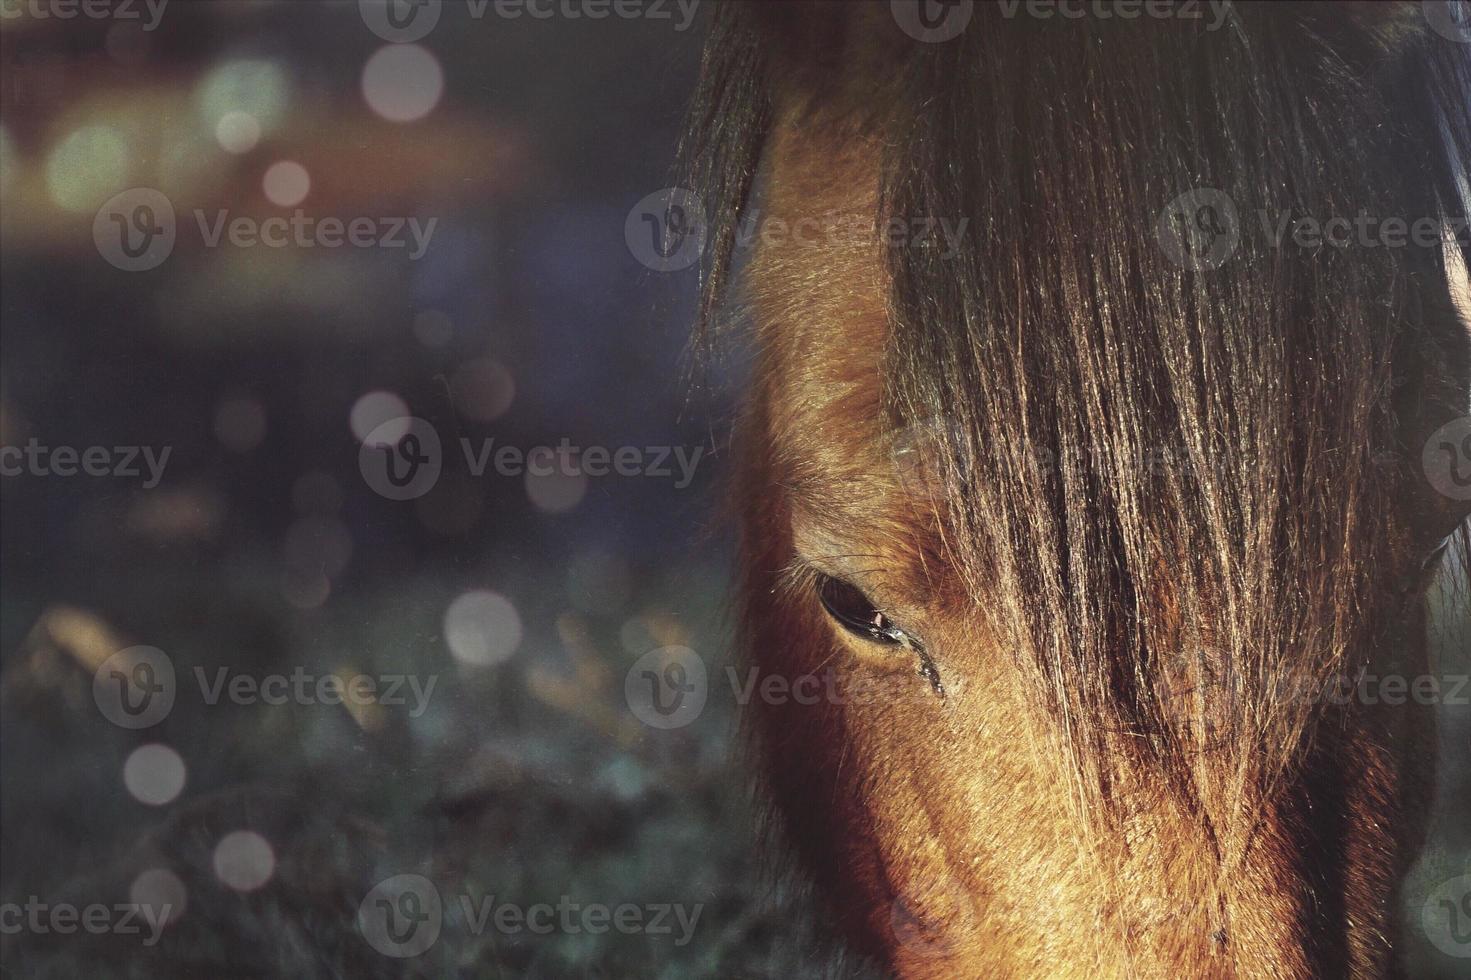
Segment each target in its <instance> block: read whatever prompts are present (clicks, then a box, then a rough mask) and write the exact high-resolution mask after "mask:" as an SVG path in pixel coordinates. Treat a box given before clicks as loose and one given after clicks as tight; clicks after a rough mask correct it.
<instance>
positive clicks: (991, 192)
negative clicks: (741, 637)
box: [687, 3, 1471, 978]
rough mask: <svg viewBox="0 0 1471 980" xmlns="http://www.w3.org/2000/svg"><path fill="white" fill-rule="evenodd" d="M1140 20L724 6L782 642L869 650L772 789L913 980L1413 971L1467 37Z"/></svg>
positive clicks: (1468, 88) (728, 276) (1453, 371)
mask: <svg viewBox="0 0 1471 980" xmlns="http://www.w3.org/2000/svg"><path fill="white" fill-rule="evenodd" d="M1115 6H1117V7H1118V9H1117V10H1113V8H1112V7H1107V5H1104V9H1102V10H1100V5H1097V4H1094V5H1089V6H1086V7H1085V6H1083V5H1073V7H1072V8H1069V10H1068V15H1067V16H1062V15H1061V13H1060V10H1059V9H1054V7H1053V6H1052V5H1046V4H1026V3H1020V4H1008V3H1003V4H1000V5H996V6H992V5H990V4H979V3H978V4H975V5H974V6H972V5H970V4H967V3H960V4H951V5H949V6H948V7H946V6H944V5H939V4H920V5H918V6H916V5H915V4H913V3H910V4H908V5H907V6H906V4H903V3H897V4H893V5H891V4H888V3H883V4H827V5H824V4H806V3H802V4H790V3H788V4H738V3H737V4H726V5H725V6H724V7H723V8H722V9H721V10H720V11H719V12H718V13H717V14H716V17H715V21H714V23H713V24H712V33H711V36H710V38H709V41H708V46H707V49H706V55H705V63H704V69H703V75H702V82H701V86H700V89H699V92H698V93H697V96H696V99H695V104H694V110H693V129H692V132H691V136H690V140H689V143H688V144H687V150H688V155H687V159H688V160H689V161H690V173H691V177H690V180H691V183H692V184H693V187H694V190H695V191H696V192H697V193H699V194H700V195H702V196H703V199H704V201H705V203H706V206H707V208H708V215H707V217H708V227H709V231H710V234H711V238H710V241H711V243H712V247H711V248H710V250H709V263H708V266H707V268H706V270H705V271H706V281H705V282H706V292H705V305H704V308H703V309H704V319H705V321H706V323H707V325H709V324H711V323H713V322H715V321H725V320H741V319H746V320H748V321H749V323H750V324H751V335H752V336H753V337H754V343H755V348H756V370H755V376H754V380H753V383H752V386H751V393H750V398H749V403H748V410H747V412H746V413H745V417H744V423H743V425H742V428H741V445H742V446H743V455H742V457H741V458H742V461H743V462H742V473H743V478H742V480H741V485H740V495H739V499H740V501H741V507H742V512H743V526H744V530H743V542H744V548H743V566H744V586H743V607H742V617H743V623H744V626H745V630H744V631H745V634H746V635H745V640H746V642H745V646H746V647H747V648H748V651H749V656H750V657H751V658H752V662H753V664H754V665H755V666H756V667H757V668H758V669H759V670H761V671H763V672H765V673H767V674H776V675H781V676H783V677H785V678H787V679H788V680H793V681H794V680H795V679H800V678H812V677H821V678H823V679H824V682H823V683H822V684H813V685H811V686H810V687H808V688H805V690H808V691H811V692H818V693H817V696H815V697H805V698H801V697H795V696H793V697H766V698H758V699H757V700H756V703H755V705H754V706H753V709H752V710H751V712H750V721H751V722H752V723H753V727H754V730H755V733H756V735H757V736H758V738H759V744H760V746H761V750H762V758H763V760H764V766H763V769H764V773H765V776H764V783H765V788H766V790H767V791H768V792H769V795H770V798H771V799H772V801H773V802H774V804H775V807H774V810H775V811H776V812H778V813H779V814H780V815H781V816H782V817H783V819H782V820H781V821H780V825H781V826H782V827H783V828H784V837H785V839H786V840H787V841H788V842H789V843H790V844H791V846H792V847H793V848H794V850H795V852H796V854H797V855H798V856H799V857H800V859H801V862H802V864H803V866H805V868H806V869H807V870H808V872H809V873H810V875H811V877H812V878H813V879H814V880H815V881H816V882H817V883H818V885H819V886H820V887H821V889H822V890H823V892H824V893H825V894H826V896H827V897H828V898H829V900H830V904H831V906H832V908H833V910H834V912H835V916H836V920H837V922H838V923H839V925H840V927H841V930H842V932H843V933H844V934H846V935H847V936H848V937H850V938H851V939H852V940H853V941H854V942H855V943H856V944H857V945H858V946H859V947H860V948H861V949H863V950H865V951H866V952H868V953H870V954H872V955H874V956H875V957H877V958H878V959H879V961H880V962H881V963H883V964H885V965H887V966H888V967H889V968H890V969H893V970H894V971H896V972H898V973H899V974H901V975H903V976H906V977H930V976H934V977H980V976H985V977H1033V976H1036V977H1063V976H1079V977H1084V976H1087V977H1116V976H1142V977H1253V978H1255V977H1278V978H1306V977H1330V976H1353V977H1379V976H1387V975H1389V976H1392V975H1397V974H1399V973H1401V972H1402V971H1403V965H1402V960H1401V958H1400V950H1401V947H1402V942H1401V938H1400V937H1401V934H1402V929H1401V927H1400V924H1399V914H1398V911H1397V901H1398V894H1399V888H1400V882H1401V880H1402V878H1403V877H1404V875H1405V873H1406V870H1407V867H1408V865H1409V862H1410V861H1411V860H1412V859H1413V857H1414V855H1415V852H1416V849H1417V847H1418V846H1419V842H1420V838H1421V837H1422V836H1423V833H1424V826H1423V825H1424V817H1425V814H1426V812H1427V810H1428V803H1427V798H1428V791H1429V787H1430V784H1431V782H1432V780H1433V774H1434V770H1435V766H1434V760H1433V749H1432V745H1433V743H1432V741H1431V738H1430V734H1431V733H1432V731H1433V725H1434V712H1433V707H1427V706H1426V705H1425V704H1423V703H1422V702H1420V701H1414V700H1410V701H1404V703H1403V705H1401V704H1400V702H1401V701H1403V700H1404V699H1394V698H1386V697H1373V696H1365V695H1364V690H1365V688H1364V683H1363V682H1364V680H1365V678H1368V677H1375V678H1382V677H1388V676H1394V677H1401V678H1402V679H1407V680H1413V679H1416V678H1423V675H1426V674H1427V673H1428V671H1429V666H1428V664H1427V662H1426V661H1427V654H1426V640H1425V617H1424V613H1423V605H1424V603H1423V601H1422V600H1423V595H1424V590H1425V582H1426V580H1427V577H1428V575H1429V574H1430V573H1432V572H1433V571H1434V570H1435V568H1436V567H1437V564H1438V563H1439V562H1440V556H1441V555H1442V554H1443V553H1445V551H1446V548H1445V543H1446V542H1447V541H1448V540H1450V539H1451V538H1452V537H1453V535H1454V532H1456V529H1457V528H1458V527H1461V526H1462V522H1463V520H1464V519H1465V517H1466V514H1467V506H1466V504H1465V503H1464V501H1463V500H1462V499H1460V498H1461V497H1462V496H1463V495H1461V494H1458V493H1456V492H1454V491H1455V488H1454V487H1450V488H1447V487H1445V486H1443V485H1442V486H1440V488H1439V489H1437V483H1436V481H1435V480H1434V479H1431V478H1429V477H1427V472H1428V471H1427V469H1426V465H1425V464H1426V462H1427V461H1430V462H1433V461H1434V459H1435V453H1436V452H1438V451H1439V449H1440V448H1444V449H1445V451H1446V452H1448V453H1451V454H1454V453H1456V452H1459V451H1460V448H1459V447H1460V443H1458V442H1456V441H1455V440H1456V439H1459V438H1460V436H1459V435H1456V436H1455V439H1450V438H1449V437H1443V438H1442V439H1441V442H1442V443H1443V446H1440V445H1438V444H1437V443H1436V442H1435V441H1434V440H1435V437H1434V436H1433V434H1434V433H1437V431H1440V432H1442V433H1444V432H1451V433H1452V434H1455V433H1459V431H1460V430H1459V429H1457V428H1456V425H1457V423H1456V422H1455V420H1456V419H1457V418H1458V417H1459V416H1464V415H1465V413H1466V410H1467V392H1468V386H1471V334H1468V330H1467V320H1466V319H1465V317H1464V311H1458V309H1457V306H1456V303H1455V300H1454V298H1453V291H1454V288H1455V286H1456V282H1457V279H1458V277H1461V278H1462V279H1463V278H1464V269H1465V265H1464V261H1465V255H1466V252H1467V239H1466V232H1465V225H1464V222H1463V221H1457V220H1455V219H1456V218H1457V217H1458V216H1464V215H1465V213H1466V204H1465V202H1464V199H1463V197H1462V195H1463V194H1464V193H1465V192H1466V187H1465V183H1464V181H1465V173H1466V164H1467V162H1471V118H1468V108H1467V107H1468V103H1471V65H1468V62H1471V45H1467V44H1464V43H1458V39H1457V38H1456V37H1455V36H1453V33H1452V31H1451V30H1449V29H1448V28H1447V26H1446V23H1440V24H1437V23H1435V22H1434V20H1433V18H1432V17H1431V16H1427V13H1429V11H1428V8H1427V11H1426V12H1424V13H1422V7H1421V5H1420V4H1362V5H1360V4H1343V5H1333V4H1305V5H1298V4H1289V3H1270V4H1261V5H1253V4H1237V5H1235V6H1234V7H1231V8H1229V9H1222V8H1223V7H1224V5H1212V7H1210V8H1209V9H1207V8H1206V7H1205V6H1204V5H1194V4H1182V5H1178V6H1177V5H1168V4H1149V5H1146V6H1147V8H1148V10H1144V9H1143V8H1141V7H1140V6H1139V5H1133V6H1130V7H1128V9H1131V10H1133V11H1134V14H1133V16H1127V15H1126V11H1125V7H1126V6H1127V5H1122V4H1121V5H1115ZM1197 9H1198V10H1202V11H1206V13H1205V16H1203V17H1201V18H1199V19H1196V18H1194V17H1192V15H1191V11H1192V10H1197ZM1049 10H1051V11H1052V15H1048V11H1049ZM1110 12H1112V13H1113V14H1115V15H1114V16H1108V14H1109V13H1110ZM1214 13H1219V15H1220V20H1219V22H1218V23H1214V24H1212V23H1211V17H1212V16H1213V14H1214ZM1440 15H1444V16H1449V15H1448V14H1446V13H1445V12H1444V11H1441V12H1440ZM1447 23H1448V22H1447ZM957 25H958V26H957ZM1452 26H1454V25H1452ZM1417 222H1418V225H1417ZM1427 222H1428V224H1427ZM1413 227H1420V228H1421V229H1422V231H1424V229H1427V228H1428V229H1431V231H1430V232H1429V233H1428V234H1421V235H1418V236H1413V235H1409V234H1407V233H1406V232H1405V229H1406V228H1413ZM1314 228H1316V229H1318V231H1319V237H1318V238H1317V239H1314V237H1313V235H1312V233H1311V232H1312V229H1314ZM1304 229H1306V231H1305V230H1304ZM1333 229H1337V230H1338V231H1337V232H1335V231H1333ZM1339 232H1342V234H1339ZM1412 238H1413V240H1411V239H1412ZM745 241H750V242H752V243H753V247H752V249H751V251H750V254H749V255H748V254H745V253H744V251H743V249H742V245H741V243H742V242H745ZM1447 423H1450V424H1451V428H1450V429H1449V430H1447V429H1444V428H1443V427H1444V426H1445V425H1446V424H1447ZM1427 445H1429V449H1427V448H1426V447H1427ZM1422 450H1425V451H1424V452H1422ZM1452 462H1453V463H1454V465H1455V467H1456V469H1455V472H1456V474H1458V475H1459V474H1461V473H1462V470H1461V467H1463V466H1465V465H1466V464H1467V463H1468V462H1471V461H1467V460H1464V459H1453V460H1452ZM1432 469H1433V467H1432ZM1462 530H1463V531H1464V528H1462ZM793 690H794V691H796V690H804V689H803V688H800V687H795V686H794V688H793Z"/></svg>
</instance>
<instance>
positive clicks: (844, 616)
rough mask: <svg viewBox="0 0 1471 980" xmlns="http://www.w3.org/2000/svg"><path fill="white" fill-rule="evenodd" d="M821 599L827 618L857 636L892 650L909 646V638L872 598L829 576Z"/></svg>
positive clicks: (822, 586) (823, 583) (820, 589)
mask: <svg viewBox="0 0 1471 980" xmlns="http://www.w3.org/2000/svg"><path fill="white" fill-rule="evenodd" d="M817 595H818V598H819V599H821V600H822V608H824V609H826V610H827V614H828V615H829V616H831V617H832V618H833V619H834V620H835V621H836V622H837V624H838V625H839V626H841V627H843V629H845V630H847V631H848V632H849V633H852V634H853V635H854V636H857V637H859V638H861V639H864V640H871V641H873V642H874V643H882V644H885V645H888V646H899V645H901V644H903V643H905V641H906V639H907V637H905V635H904V632H903V630H900V629H899V628H898V627H897V626H895V625H894V624H893V622H892V621H891V620H890V619H889V617H887V616H885V615H884V614H883V613H882V612H880V611H879V610H878V609H877V608H875V606H874V604H873V603H872V602H870V601H869V598H868V596H866V595H864V594H863V593H862V592H860V591H859V590H858V589H857V588H856V587H854V586H852V585H849V584H848V583H847V582H844V581H842V580H841V579H835V578H832V577H831V576H827V575H825V576H823V578H822V582H821V583H820V584H819V585H818V590H817Z"/></svg>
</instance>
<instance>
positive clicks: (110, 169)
mask: <svg viewBox="0 0 1471 980" xmlns="http://www.w3.org/2000/svg"><path fill="white" fill-rule="evenodd" d="M129 160H130V155H129V151H128V141H127V140H126V139H124V138H123V135H122V133H119V132H118V131H117V130H116V129H113V128H112V127H111V126H83V127H81V128H80V129H76V130H73V131H72V132H71V133H70V134H69V135H68V136H67V137H66V138H65V139H63V140H62V141H61V142H60V143H58V144H57V145H56V147H55V149H53V150H52V151H51V156H50V158H49V159H48V160H47V161H46V188H47V190H48V191H49V192H50V194H51V200H52V201H53V202H55V204H56V206H57V207H59V208H62V209H64V210H66V211H73V212H78V213H81V212H86V211H94V210H96V209H97V208H99V207H101V206H102V203H103V202H104V201H106V200H107V199H108V198H109V197H111V196H112V195H113V194H115V193H117V192H118V191H120V190H122V189H123V187H124V186H125V185H126V184H127V180H128V172H129V170H130V169H131V164H130V162H129Z"/></svg>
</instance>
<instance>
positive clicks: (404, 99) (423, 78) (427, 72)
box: [363, 44, 444, 123]
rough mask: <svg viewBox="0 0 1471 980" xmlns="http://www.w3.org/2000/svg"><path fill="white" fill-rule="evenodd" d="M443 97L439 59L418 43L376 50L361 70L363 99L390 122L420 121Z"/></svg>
mask: <svg viewBox="0 0 1471 980" xmlns="http://www.w3.org/2000/svg"><path fill="white" fill-rule="evenodd" d="M443 94H444V70H443V69H442V68H440V66H439V59H438V58H436V57H434V55H433V54H432V53H431V52H430V51H429V50H428V49H426V48H422V47H420V46H419V45H417V44H390V45H388V46H386V47H383V48H379V49H378V50H377V51H376V52H375V53H374V54H373V56H372V57H370V58H369V59H368V63H367V64H366V65H365V66H364V67H363V98H365V99H367V101H368V107H369V108H371V109H372V110H373V111H374V112H376V113H377V114H378V115H380V116H382V117H383V118H384V119H387V120H388V121H389V122H399V123H404V122H413V121H414V120H416V119H422V118H424V117H425V116H427V115H429V113H430V112H431V111H433V109H434V107H435V106H436V105H438V104H439V98H440V96H441V95H443Z"/></svg>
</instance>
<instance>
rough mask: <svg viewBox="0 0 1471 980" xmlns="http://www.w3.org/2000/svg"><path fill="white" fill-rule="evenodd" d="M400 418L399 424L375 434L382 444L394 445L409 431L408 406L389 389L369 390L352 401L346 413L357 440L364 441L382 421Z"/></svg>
mask: <svg viewBox="0 0 1471 980" xmlns="http://www.w3.org/2000/svg"><path fill="white" fill-rule="evenodd" d="M395 419H400V420H402V422H401V424H400V425H394V426H390V427H389V428H387V429H385V430H383V431H382V432H379V433H378V434H377V436H376V438H377V439H379V440H381V442H382V444H383V445H387V446H392V445H396V444H397V443H398V441H399V440H400V439H402V438H403V437H404V436H406V435H408V433H409V425H410V420H409V406H408V404H407V403H406V402H405V401H404V400H403V399H402V398H400V397H398V396H397V395H395V394H394V393H393V392H391V391H370V392H368V393H367V394H366V395H364V396H363V397H361V398H359V399H358V400H357V401H356V402H354V403H353V406H352V412H351V413H349V415H348V424H349V425H350V426H352V434H353V435H354V436H356V437H357V440H358V442H366V441H367V439H368V436H370V435H373V430H374V429H376V428H378V426H380V425H382V424H383V423H384V422H390V421H393V420H395Z"/></svg>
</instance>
